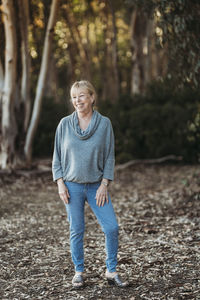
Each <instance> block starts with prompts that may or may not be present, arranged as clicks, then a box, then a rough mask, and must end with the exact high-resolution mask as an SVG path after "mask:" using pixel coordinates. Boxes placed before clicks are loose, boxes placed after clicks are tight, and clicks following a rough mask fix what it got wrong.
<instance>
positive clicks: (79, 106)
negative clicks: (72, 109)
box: [76, 104, 84, 108]
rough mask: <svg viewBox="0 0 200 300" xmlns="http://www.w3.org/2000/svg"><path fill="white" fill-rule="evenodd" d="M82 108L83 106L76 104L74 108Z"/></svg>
mask: <svg viewBox="0 0 200 300" xmlns="http://www.w3.org/2000/svg"><path fill="white" fill-rule="evenodd" d="M83 106H84V104H76V107H78V108H81V107H83Z"/></svg>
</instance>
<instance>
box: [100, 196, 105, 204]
mask: <svg viewBox="0 0 200 300" xmlns="http://www.w3.org/2000/svg"><path fill="white" fill-rule="evenodd" d="M105 200H106V198H105V196H104V197H103V198H102V200H101V206H104V204H105Z"/></svg>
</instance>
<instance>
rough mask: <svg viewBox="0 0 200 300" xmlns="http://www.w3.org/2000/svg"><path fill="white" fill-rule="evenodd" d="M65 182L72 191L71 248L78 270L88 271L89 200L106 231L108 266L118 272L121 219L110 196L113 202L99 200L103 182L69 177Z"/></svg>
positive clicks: (68, 209) (70, 213)
mask: <svg viewBox="0 0 200 300" xmlns="http://www.w3.org/2000/svg"><path fill="white" fill-rule="evenodd" d="M65 185H66V186H67V188H68V191H69V194H70V198H69V203H68V204H66V209H67V215H68V220H69V225H70V249H71V255H72V261H73V263H74V266H75V271H79V272H83V271H84V250H83V237H84V229H85V222H84V206H85V201H87V202H88V204H89V205H90V207H91V209H92V211H93V212H94V214H95V216H96V218H97V220H98V223H99V224H100V225H101V228H102V230H103V232H104V234H105V244H106V267H107V270H108V271H109V272H115V271H116V265H117V251H118V223H117V220H116V216H115V212H114V209H113V206H112V203H111V199H110V196H109V203H105V204H104V206H101V207H99V206H97V204H96V199H95V196H96V191H97V189H98V187H99V186H100V182H97V183H85V184H82V183H76V182H69V181H66V182H65Z"/></svg>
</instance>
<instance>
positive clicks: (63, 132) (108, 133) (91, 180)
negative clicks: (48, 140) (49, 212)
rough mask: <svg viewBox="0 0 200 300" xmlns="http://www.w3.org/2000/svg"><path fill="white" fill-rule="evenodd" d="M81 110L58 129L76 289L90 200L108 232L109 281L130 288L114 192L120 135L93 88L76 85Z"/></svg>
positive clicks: (59, 177) (59, 174) (57, 170)
mask: <svg viewBox="0 0 200 300" xmlns="http://www.w3.org/2000/svg"><path fill="white" fill-rule="evenodd" d="M70 95H71V99H72V104H73V106H74V108H75V111H74V112H73V113H72V114H71V115H69V116H67V117H65V118H63V119H62V120H61V121H60V123H59V125H58V127H57V130H56V136H55V145H54V155H53V163H52V171H53V179H54V181H56V182H57V185H58V193H59V196H60V198H61V200H63V201H64V203H65V205H66V210H67V215H68V220H69V224H70V250H71V255H72V261H73V263H74V267H75V275H74V277H73V279H72V284H73V286H74V287H76V288H78V287H82V286H83V285H84V279H83V271H84V250H83V236H84V205H85V201H87V202H88V204H89V205H90V207H91V209H92V210H93V212H94V214H95V216H96V217H97V220H98V222H99V224H100V225H101V228H102V230H103V232H104V234H105V244H106V254H107V257H106V267H107V270H106V274H105V276H106V278H107V280H108V283H109V284H114V285H116V286H119V287H125V286H127V283H126V282H122V281H121V279H120V278H119V276H118V274H117V273H116V266H117V250H118V223H117V220H116V216H115V213H114V210H113V206H112V203H111V200H110V196H109V193H108V185H109V182H110V181H112V180H113V174H114V136H113V130H112V125H111V122H110V120H109V119H108V118H107V117H104V116H102V115H101V114H100V113H98V112H97V111H96V110H94V109H93V105H94V103H95V100H96V92H95V89H94V87H93V86H92V84H91V83H90V82H88V81H85V80H82V81H77V82H75V83H74V84H73V85H72V87H71V91H70Z"/></svg>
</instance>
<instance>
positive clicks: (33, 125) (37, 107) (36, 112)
mask: <svg viewBox="0 0 200 300" xmlns="http://www.w3.org/2000/svg"><path fill="white" fill-rule="evenodd" d="M58 4H59V0H52V3H51V10H50V17H49V21H48V24H47V29H46V34H45V42H44V49H43V54H42V62H41V68H40V74H39V78H38V82H37V88H36V96H35V101H34V107H33V113H32V117H31V122H30V125H29V128H28V132H27V136H26V142H25V147H24V152H25V155H26V160H27V163H30V162H31V158H32V143H33V139H34V136H35V132H36V129H37V126H38V122H39V116H40V111H41V104H42V97H43V93H44V87H45V81H46V77H47V71H48V65H49V60H50V55H51V46H52V40H53V33H54V25H55V22H56V17H57V12H58Z"/></svg>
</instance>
